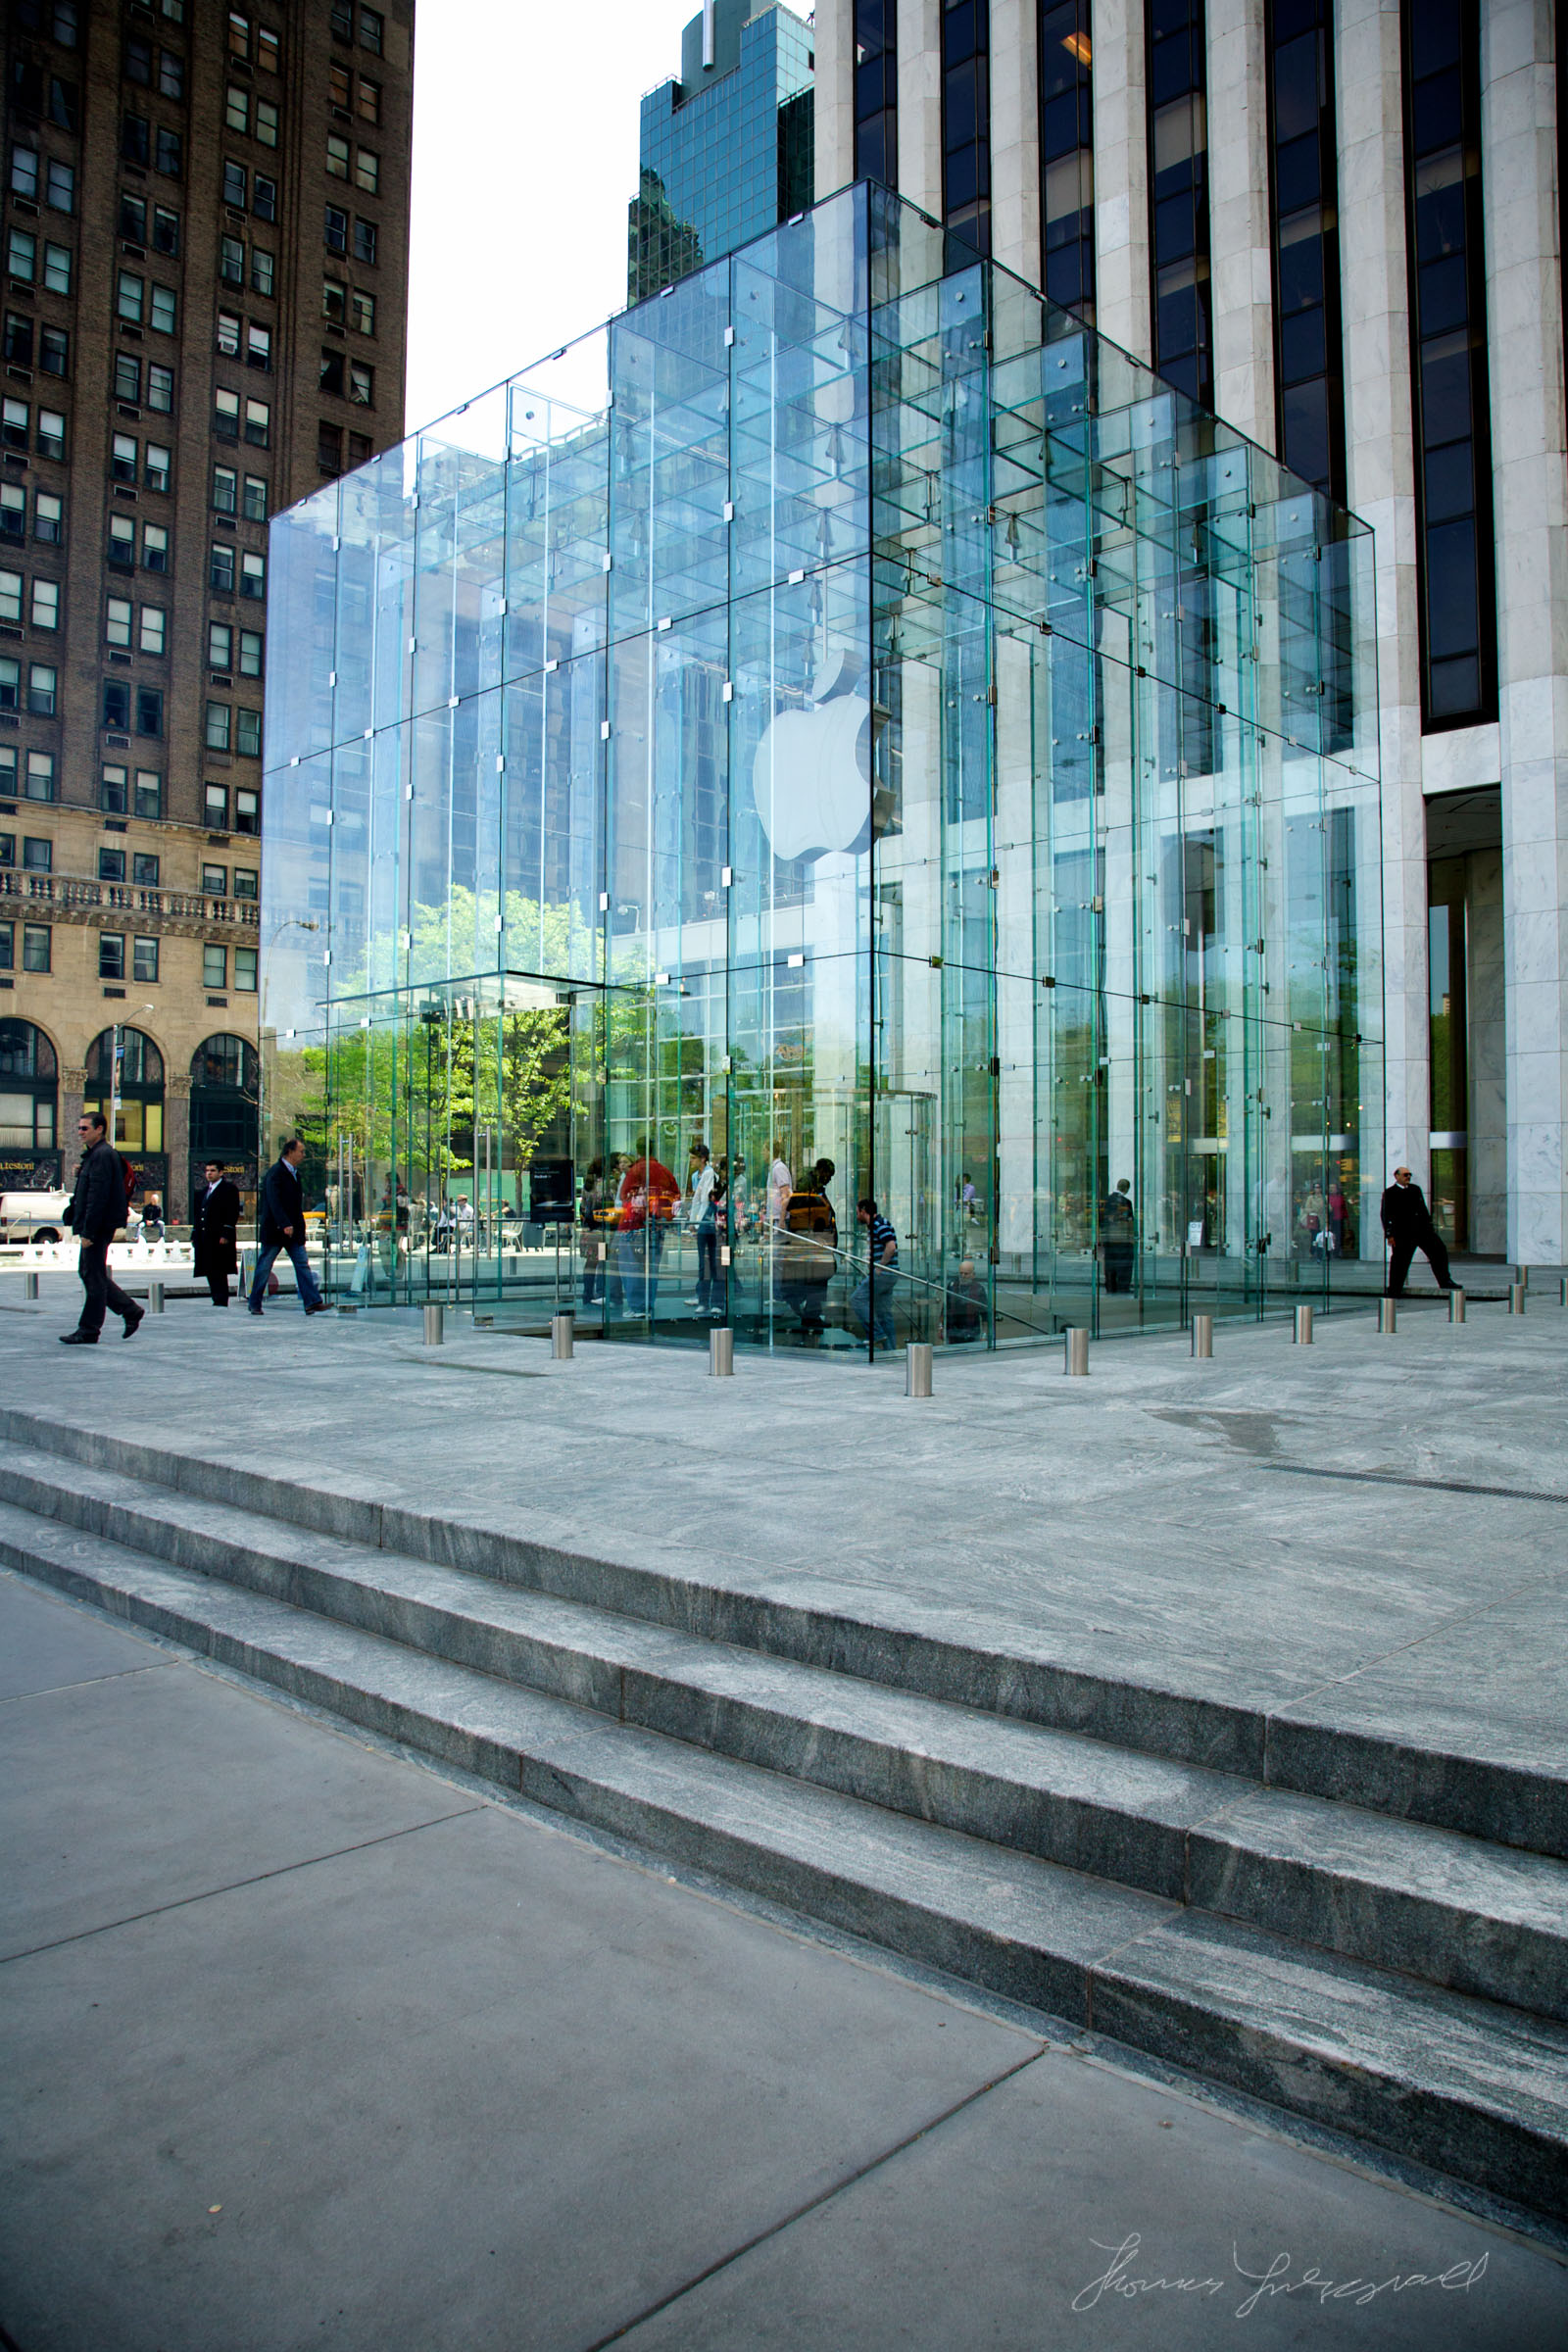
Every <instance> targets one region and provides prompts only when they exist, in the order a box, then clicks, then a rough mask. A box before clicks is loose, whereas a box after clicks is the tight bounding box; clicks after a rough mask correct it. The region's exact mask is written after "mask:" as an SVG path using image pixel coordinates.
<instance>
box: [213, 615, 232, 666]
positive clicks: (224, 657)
mask: <svg viewBox="0 0 1568 2352" xmlns="http://www.w3.org/2000/svg"><path fill="white" fill-rule="evenodd" d="M233 650H234V632H233V630H232V629H231V628H230V626H229V624H228V622H227V621H226V620H210V621H209V622H208V624H207V666H208V668H209V669H232V668H233V666H234V664H233V661H232V659H231V657H232V654H233Z"/></svg>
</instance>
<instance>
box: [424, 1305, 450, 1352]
mask: <svg viewBox="0 0 1568 2352" xmlns="http://www.w3.org/2000/svg"><path fill="white" fill-rule="evenodd" d="M445 1324H446V1308H445V1307H444V1306H443V1305H442V1304H441V1301H440V1299H426V1301H425V1308H424V1344H425V1346H426V1347H427V1348H439V1347H440V1346H441V1343H442V1341H443V1340H444V1338H445V1337H446V1332H445Z"/></svg>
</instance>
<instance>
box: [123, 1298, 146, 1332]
mask: <svg viewBox="0 0 1568 2352" xmlns="http://www.w3.org/2000/svg"><path fill="white" fill-rule="evenodd" d="M146 1315H147V1309H146V1308H145V1307H144V1306H138V1307H134V1308H133V1309H132V1310H131V1312H130V1313H129V1314H128V1315H127V1316H126V1317H125V1328H124V1330H123V1332H122V1333H121V1335H120V1336H121V1338H122V1339H124V1340H133V1339H134V1338H135V1337H136V1334H137V1332H138V1331H140V1329H141V1327H142V1324H143V1322H144V1321H145V1320H146Z"/></svg>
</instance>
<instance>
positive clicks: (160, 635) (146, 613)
mask: <svg viewBox="0 0 1568 2352" xmlns="http://www.w3.org/2000/svg"><path fill="white" fill-rule="evenodd" d="M166 617H167V615H166V614H165V612H164V608H163V606H162V605H143V607H142V609H141V634H140V639H139V643H140V647H141V651H142V652H143V653H144V654H161V653H162V652H163V651H164V622H165V619H166Z"/></svg>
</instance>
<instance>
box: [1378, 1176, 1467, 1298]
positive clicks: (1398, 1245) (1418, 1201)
mask: <svg viewBox="0 0 1568 2352" xmlns="http://www.w3.org/2000/svg"><path fill="white" fill-rule="evenodd" d="M1382 1214H1383V1234H1384V1239H1385V1240H1386V1241H1387V1243H1388V1245H1389V1297H1390V1298H1391V1299H1402V1298H1403V1296H1404V1278H1405V1276H1406V1275H1407V1274H1408V1273H1409V1271H1410V1260H1411V1258H1412V1257H1414V1255H1415V1253H1416V1251H1417V1250H1420V1252H1421V1254H1422V1256H1423V1257H1424V1258H1425V1259H1426V1261H1427V1264H1428V1265H1429V1266H1430V1267H1431V1268H1432V1272H1433V1276H1434V1278H1435V1280H1436V1282H1437V1286H1438V1288H1439V1290H1440V1291H1451V1290H1452V1288H1453V1284H1452V1282H1451V1281H1450V1280H1449V1278H1448V1252H1447V1250H1446V1249H1445V1248H1444V1246H1443V1238H1442V1236H1441V1234H1440V1233H1439V1232H1438V1229H1437V1227H1436V1226H1435V1225H1434V1224H1433V1222H1432V1211H1431V1209H1429V1208H1428V1206H1427V1201H1426V1195H1425V1193H1423V1192H1422V1190H1421V1187H1420V1186H1419V1185H1418V1184H1412V1183H1411V1181H1410V1171H1409V1169H1408V1168H1396V1169H1395V1171H1394V1182H1393V1183H1392V1184H1391V1185H1390V1187H1389V1189H1388V1191H1387V1192H1386V1193H1385V1194H1384V1196H1383V1202H1382Z"/></svg>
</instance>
